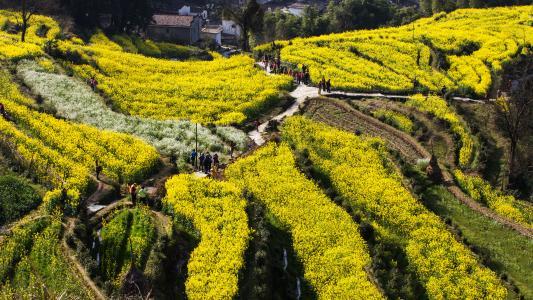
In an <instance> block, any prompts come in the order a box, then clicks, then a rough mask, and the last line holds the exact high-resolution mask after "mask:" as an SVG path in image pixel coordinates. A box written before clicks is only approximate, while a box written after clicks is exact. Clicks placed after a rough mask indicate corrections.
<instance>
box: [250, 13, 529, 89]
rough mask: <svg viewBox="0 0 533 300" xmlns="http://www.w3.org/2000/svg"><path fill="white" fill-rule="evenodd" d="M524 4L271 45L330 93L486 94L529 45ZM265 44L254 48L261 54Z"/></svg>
mask: <svg viewBox="0 0 533 300" xmlns="http://www.w3.org/2000/svg"><path fill="white" fill-rule="evenodd" d="M530 15H531V7H530V6H515V7H501V8H491V9H460V10H456V11H453V12H451V13H448V14H446V13H441V14H437V15H435V16H433V17H429V18H423V19H419V20H417V21H415V22H413V23H411V24H408V25H404V26H401V27H391V28H382V29H376V30H359V31H352V32H345V33H339V34H330V35H324V36H319V37H311V38H296V39H293V40H291V41H290V43H289V42H287V41H281V42H276V44H277V45H278V46H279V47H282V49H281V58H282V60H284V61H288V62H291V63H294V64H306V65H307V66H309V67H310V71H311V79H312V81H313V82H318V81H320V80H321V79H322V76H325V77H326V78H331V80H332V84H333V86H334V88H335V89H343V90H351V91H384V92H394V93H408V92H413V91H415V92H416V91H434V92H437V91H440V89H441V88H442V87H443V86H446V87H448V90H455V91H457V92H459V93H461V94H468V95H477V96H485V95H486V94H487V93H488V92H489V90H490V87H491V85H492V82H493V78H492V75H491V72H494V73H496V74H497V73H499V72H501V70H502V67H503V65H505V64H506V63H508V62H509V61H511V60H512V59H513V58H514V57H516V56H517V55H518V54H519V53H520V52H521V51H522V50H523V48H524V46H526V45H531V44H532V43H533V27H531V26H530ZM270 50H272V44H265V45H261V46H258V47H257V48H256V49H255V51H256V52H257V53H259V54H260V53H262V52H264V51H270Z"/></svg>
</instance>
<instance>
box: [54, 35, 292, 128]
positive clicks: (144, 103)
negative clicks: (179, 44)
mask: <svg viewBox="0 0 533 300" xmlns="http://www.w3.org/2000/svg"><path fill="white" fill-rule="evenodd" d="M58 45H59V46H58V49H59V50H60V51H62V52H63V53H67V52H69V51H70V52H71V53H72V52H76V53H80V56H81V58H82V61H83V62H75V63H72V64H71V67H72V68H73V70H74V71H75V72H76V73H77V74H78V75H79V76H81V77H82V78H85V79H88V78H90V77H93V76H94V77H95V78H96V80H97V81H98V82H99V85H98V88H99V89H100V90H101V91H102V92H103V93H104V94H105V95H106V96H108V97H109V98H110V99H111V100H112V102H113V104H114V106H115V108H116V109H118V110H120V111H121V112H125V113H128V114H130V115H135V116H141V117H147V118H154V119H158V120H181V119H187V120H191V121H194V122H200V123H202V124H216V125H230V124H240V123H243V122H244V121H246V120H248V119H250V118H253V117H256V116H257V115H259V114H260V113H262V112H263V111H264V110H266V109H267V108H269V107H270V106H272V105H274V104H276V102H277V100H278V98H279V93H280V91H281V90H283V89H288V88H289V87H290V86H291V83H292V79H291V78H290V77H289V76H267V75H266V74H265V73H264V72H263V71H262V70H260V69H259V68H256V67H255V66H254V60H253V59H252V58H250V57H247V56H245V55H237V56H233V57H231V58H229V59H226V58H223V57H220V56H215V58H214V60H212V61H183V62H181V61H170V60H164V59H158V58H150V57H146V56H143V55H139V54H134V53H127V52H124V51H122V48H121V47H120V46H118V45H117V44H114V43H113V42H112V41H110V40H109V39H107V38H106V37H105V36H104V35H103V34H99V36H98V38H93V39H91V42H90V43H89V44H88V45H86V46H84V45H78V44H75V43H72V42H69V41H64V42H59V43H58ZM113 45H114V46H113Z"/></svg>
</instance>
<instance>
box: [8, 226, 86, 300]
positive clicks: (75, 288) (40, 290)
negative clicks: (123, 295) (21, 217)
mask: <svg viewBox="0 0 533 300" xmlns="http://www.w3.org/2000/svg"><path fill="white" fill-rule="evenodd" d="M61 227H62V226H61V221H60V219H59V218H58V217H57V216H52V220H50V218H40V219H37V220H34V221H32V222H31V223H29V224H27V225H21V226H20V227H18V228H15V229H14V230H13V232H12V234H11V235H10V236H9V237H7V238H6V240H5V241H4V242H3V243H2V244H1V246H2V251H1V252H0V253H1V254H0V298H1V299H56V298H60V297H65V298H68V299H89V297H88V294H87V291H86V290H85V288H84V286H83V284H82V283H81V282H80V280H79V279H78V277H77V276H76V275H75V274H74V273H72V271H71V269H70V265H69V263H68V262H67V261H66V260H65V258H64V254H63V252H62V250H61V247H60V245H59V243H58V240H59V236H60V234H61Z"/></svg>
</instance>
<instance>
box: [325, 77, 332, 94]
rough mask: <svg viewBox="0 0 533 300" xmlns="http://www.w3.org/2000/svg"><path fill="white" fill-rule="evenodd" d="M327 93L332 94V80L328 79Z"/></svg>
mask: <svg viewBox="0 0 533 300" xmlns="http://www.w3.org/2000/svg"><path fill="white" fill-rule="evenodd" d="M326 91H327V92H328V93H331V79H328V81H326Z"/></svg>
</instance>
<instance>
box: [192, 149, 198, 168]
mask: <svg viewBox="0 0 533 300" xmlns="http://www.w3.org/2000/svg"><path fill="white" fill-rule="evenodd" d="M197 156H198V153H196V149H192V151H191V165H192V166H193V167H195V168H196V157H197Z"/></svg>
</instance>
